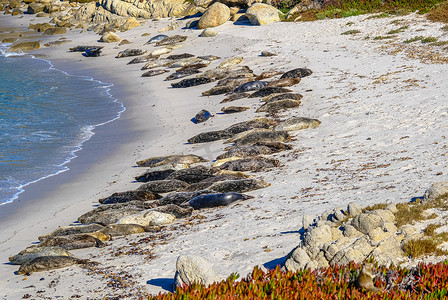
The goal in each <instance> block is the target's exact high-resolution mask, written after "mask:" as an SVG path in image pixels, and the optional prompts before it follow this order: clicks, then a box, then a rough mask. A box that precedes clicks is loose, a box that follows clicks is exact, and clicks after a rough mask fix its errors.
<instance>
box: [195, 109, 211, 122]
mask: <svg viewBox="0 0 448 300" xmlns="http://www.w3.org/2000/svg"><path fill="white" fill-rule="evenodd" d="M211 117H212V114H211V113H210V112H209V111H208V110H205V109H201V111H200V112H198V113H197V114H196V115H195V116H194V118H193V119H194V121H193V122H194V123H196V124H199V123H203V122H205V121H207V120H208V119H210V118H211Z"/></svg>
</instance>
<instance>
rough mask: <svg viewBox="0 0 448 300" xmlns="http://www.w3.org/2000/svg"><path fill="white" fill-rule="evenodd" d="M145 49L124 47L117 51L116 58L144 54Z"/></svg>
mask: <svg viewBox="0 0 448 300" xmlns="http://www.w3.org/2000/svg"><path fill="white" fill-rule="evenodd" d="M146 52H147V51H146V50H142V49H126V50H123V51H120V52H118V55H117V58H122V57H129V56H139V55H143V54H145V53H146Z"/></svg>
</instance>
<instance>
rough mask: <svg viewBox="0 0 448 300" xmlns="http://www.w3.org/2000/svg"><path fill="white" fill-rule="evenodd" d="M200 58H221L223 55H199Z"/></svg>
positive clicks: (210, 59) (211, 59)
mask: <svg viewBox="0 0 448 300" xmlns="http://www.w3.org/2000/svg"><path fill="white" fill-rule="evenodd" d="M198 58H200V59H204V60H209V61H213V60H217V59H221V57H219V56H216V55H202V56H198Z"/></svg>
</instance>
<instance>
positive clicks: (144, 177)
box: [135, 168, 176, 200]
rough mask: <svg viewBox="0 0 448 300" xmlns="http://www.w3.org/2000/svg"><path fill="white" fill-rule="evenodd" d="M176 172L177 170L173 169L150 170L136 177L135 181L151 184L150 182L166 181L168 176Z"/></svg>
mask: <svg viewBox="0 0 448 300" xmlns="http://www.w3.org/2000/svg"><path fill="white" fill-rule="evenodd" d="M175 171H176V170H174V169H172V168H169V169H165V170H155V171H153V170H151V169H149V170H148V171H146V172H145V173H143V174H141V175H139V176H137V177H135V180H137V181H138V182H149V181H154V180H164V179H166V178H167V177H168V176H170V175H171V173H174V172H175ZM139 192H140V193H151V192H142V191H139ZM151 194H152V193H151ZM148 200H152V199H148Z"/></svg>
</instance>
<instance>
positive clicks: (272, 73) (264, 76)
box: [255, 70, 284, 80]
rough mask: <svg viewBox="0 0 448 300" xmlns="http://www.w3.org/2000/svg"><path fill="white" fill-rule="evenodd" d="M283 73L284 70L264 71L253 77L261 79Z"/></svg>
mask: <svg viewBox="0 0 448 300" xmlns="http://www.w3.org/2000/svg"><path fill="white" fill-rule="evenodd" d="M283 73H284V72H279V71H277V70H269V71H264V72H263V73H261V74H260V75H258V76H257V77H255V80H263V79H267V78H271V77H274V76H277V75H282V74H283Z"/></svg>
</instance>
